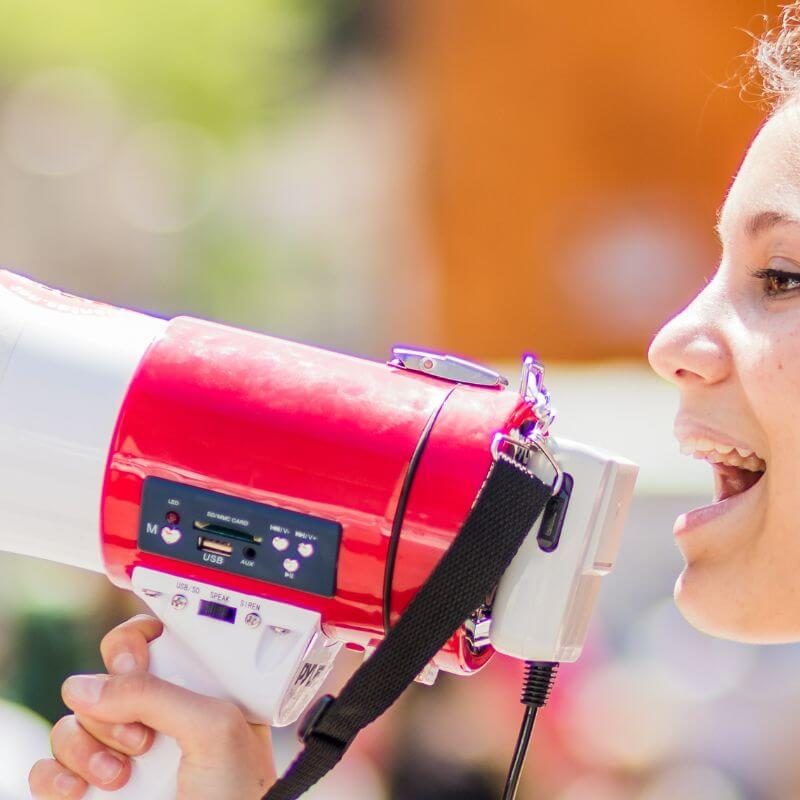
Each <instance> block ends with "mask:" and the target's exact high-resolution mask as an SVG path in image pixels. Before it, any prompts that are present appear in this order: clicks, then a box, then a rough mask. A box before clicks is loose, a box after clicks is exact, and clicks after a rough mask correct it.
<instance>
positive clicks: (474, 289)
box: [0, 0, 800, 800]
mask: <svg viewBox="0 0 800 800" xmlns="http://www.w3.org/2000/svg"><path fill="white" fill-rule="evenodd" d="M776 10H777V3H774V2H763V1H762V0H704V2H703V3H699V4H698V3H682V2H675V0H672V1H671V2H670V0H653V2H649V3H634V2H631V1H630V0H607V2H605V3H603V4H592V3H583V4H581V3H577V4H576V3H569V4H567V3H561V4H559V3H552V2H551V3H533V2H528V1H527V0H507V2H504V3H489V2H467V3H465V2H455V0H424V2H423V0H406V2H393V1H392V0H383V1H382V2H369V0H327V1H326V2H322V3H314V2H311V1H310V0H228V1H227V2H226V3H224V4H219V3H216V2H210V0H191V2H189V0H170V2H169V3H163V2H154V0H137V2H135V3H134V2H130V0H117V2H114V3H108V2H103V0H80V2H78V3H64V2H57V1H56V0H0V19H1V20H2V22H1V23H0V263H1V264H2V265H3V266H5V267H6V268H9V269H12V270H16V271H18V272H22V273H25V274H28V275H30V276H32V277H34V278H35V279H37V280H40V281H42V282H45V283H50V284H52V285H55V286H58V287H61V288H64V289H67V290H69V291H71V292H74V293H76V294H84V295H86V296H89V297H94V298H98V299H102V300H106V301H109V302H113V303H118V304H121V305H126V306H132V307H136V308H141V309H147V310H150V311H153V312H155V313H157V314H160V315H164V316H170V315H175V314H178V313H191V314H192V315H195V316H204V317H209V318H213V319H217V320H221V321H225V322H229V323H232V324H237V325H241V326H245V327H250V328H253V329H257V330H261V331H264V332H268V333H271V334H274V335H277V336H283V337H287V338H292V339H296V340H301V341H305V342H309V343H313V344H317V345H321V346H326V347H329V348H332V349H338V350H344V351H347V352H351V353H355V354H358V355H363V356H366V357H370V358H376V359H384V358H386V356H387V354H388V352H389V348H390V346H391V344H392V343H394V342H406V343H415V344H424V345H428V346H430V347H432V348H441V349H445V350H449V351H453V352H456V353H459V354H462V355H465V356H468V357H472V358H477V359H480V360H483V361H485V362H488V363H490V364H492V365H495V366H499V367H501V368H502V369H504V370H505V371H506V372H507V374H508V375H509V377H510V378H511V379H512V382H513V381H514V380H515V379H516V375H517V372H518V364H519V360H520V354H521V353H522V352H523V351H531V350H532V351H535V352H537V353H539V354H540V355H541V356H542V357H543V358H544V359H545V361H546V363H547V364H548V376H549V381H548V383H549V386H550V389H551V391H552V393H553V395H554V398H555V403H556V405H557V406H558V407H559V410H560V418H559V421H558V423H557V428H556V431H557V432H558V433H560V434H561V435H564V436H570V437H573V438H580V439H583V440H585V441H587V442H590V443H593V444H598V445H603V446H607V447H610V448H613V449H614V450H617V451H620V452H622V453H624V454H626V455H628V456H629V457H631V458H633V459H635V460H637V461H639V463H641V465H642V473H641V480H640V483H639V489H638V494H637V498H636V501H635V504H634V509H633V512H632V515H631V519H630V522H629V524H628V528H627V533H626V538H625V540H624V541H623V547H622V551H621V554H620V558H619V562H618V567H617V570H616V572H615V574H614V576H613V578H612V579H611V580H609V581H607V582H606V583H607V585H606V586H605V587H604V589H603V591H602V593H601V602H600V609H599V612H598V614H597V615H596V618H595V620H594V623H593V627H592V630H591V635H590V641H589V644H588V646H587V648H586V651H585V654H584V656H583V658H582V660H581V661H580V662H578V663H577V664H575V665H569V666H565V667H564V668H563V669H562V674H561V678H560V682H559V683H558V684H557V690H556V693H555V697H554V699H553V701H552V703H551V705H550V706H549V707H548V709H547V711H546V712H545V713H544V714H543V715H542V717H541V720H540V723H539V726H538V729H537V734H536V736H535V738H534V746H533V749H532V752H531V754H530V756H529V759H528V764H527V769H526V772H525V776H524V784H523V787H522V790H521V792H520V798H521V800H544V798H547V799H548V800H552V799H553V798H555V799H556V800H673V799H674V798H676V797H686V798H706V799H707V800H744V799H745V798H776V799H780V800H785V799H786V798H790V797H797V796H800V762H798V760H797V757H796V754H795V752H794V751H795V742H796V741H797V736H798V734H800V678H798V677H797V676H798V673H800V650H798V648H797V647H779V648H755V647H746V646H739V645H733V644H730V643H726V642H722V641H717V640H713V639H710V638H706V637H703V636H701V635H699V634H697V633H695V632H694V631H693V630H692V629H691V628H689V626H688V625H687V624H686V623H685V622H684V621H683V620H682V619H681V617H680V616H679V615H678V613H677V612H676V611H675V609H674V607H673V605H672V600H671V594H672V587H673V584H674V581H675V578H676V577H677V575H678V573H679V571H680V567H681V559H680V557H679V554H678V552H677V550H676V548H675V547H674V545H673V543H672V537H671V527H672V521H673V519H674V517H675V516H676V515H677V514H678V513H680V512H681V511H683V510H686V509H687V508H688V507H690V506H692V505H697V504H698V503H699V502H702V501H703V500H704V499H705V498H707V497H708V496H709V495H710V485H711V480H710V476H709V475H707V474H706V472H707V470H706V469H705V468H703V467H702V466H700V465H697V464H693V463H690V462H688V461H687V460H686V459H679V457H678V455H677V447H676V445H675V443H674V442H673V441H672V439H671V435H670V430H671V421H672V416H673V413H674V409H675V401H676V398H675V397H674V396H673V392H672V391H671V390H670V388H669V387H668V386H666V385H663V384H661V383H660V382H659V381H658V380H657V379H656V378H655V377H654V376H652V375H651V374H650V373H649V371H648V369H647V367H646V363H645V351H646V347H647V344H648V342H649V340H650V338H651V337H652V335H653V334H654V332H655V331H656V330H657V328H658V326H659V324H660V323H661V322H662V321H664V320H665V319H666V318H667V317H669V316H670V315H671V314H673V313H675V312H676V311H677V310H678V309H679V308H680V307H681V306H682V305H683V304H684V303H685V302H686V301H687V300H688V299H689V298H690V297H691V296H692V295H693V293H694V292H696V291H697V290H698V289H699V288H700V287H701V286H702V285H703V281H704V280H705V279H706V278H707V277H708V276H709V275H710V274H711V273H712V272H713V270H714V266H715V259H716V258H717V253H718V246H717V242H716V240H715V236H714V233H713V225H714V222H715V214H716V209H717V208H718V206H719V204H720V202H721V200H722V197H723V196H724V192H725V190H726V187H727V185H728V183H729V181H730V178H731V176H732V174H733V173H734V171H735V170H736V168H737V166H738V163H739V161H740V159H741V156H742V153H743V151H744V149H745V147H746V146H747V144H748V142H749V140H750V139H751V138H752V136H753V135H754V133H755V131H756V130H757V127H758V125H759V122H760V120H761V118H762V116H763V113H764V112H763V109H762V108H760V107H759V106H758V105H757V104H755V103H753V102H746V101H745V100H744V99H743V98H742V97H741V96H740V94H741V92H740V87H741V77H742V75H743V74H744V73H745V72H746V69H747V67H746V64H745V63H744V62H743V61H742V59H741V58H740V54H741V53H743V52H745V51H747V50H748V49H749V47H750V45H751V37H750V36H749V34H748V31H749V32H752V33H759V32H762V31H763V29H764V21H763V19H762V18H761V17H760V16H759V15H761V14H763V13H768V14H774V13H775V11H776ZM44 587H47V590H46V591H45V589H44ZM0 598H2V604H0V609H2V610H1V611H0V643H2V644H0V681H1V684H0V686H1V688H2V696H3V697H4V698H5V701H4V703H3V704H2V705H0V741H2V742H3V747H2V748H0V800H18V798H23V797H27V796H28V795H27V789H26V780H25V777H26V774H27V769H28V767H29V765H30V764H31V763H32V762H33V760H34V759H35V758H36V757H38V756H39V755H40V754H42V753H43V752H47V727H46V725H45V724H44V721H43V720H49V721H53V720H55V719H57V718H58V717H59V716H60V715H61V714H63V713H64V710H63V708H62V707H61V705H60V701H59V692H58V687H59V685H60V683H61V681H62V680H63V678H64V677H65V676H66V675H67V674H69V673H70V672H74V671H90V670H95V669H100V665H99V659H98V655H97V644H98V642H99V639H100V637H101V636H102V635H103V633H104V632H105V631H106V630H108V629H109V628H110V627H111V626H112V625H114V624H115V623H116V622H118V621H120V620H121V619H123V618H125V617H127V616H129V615H130V614H131V613H133V612H135V611H138V610H139V609H138V608H137V607H136V606H135V605H134V604H133V602H132V601H131V600H130V599H129V598H127V597H123V596H122V594H121V593H120V592H118V591H117V590H115V589H112V588H111V587H110V586H109V585H108V584H107V582H106V581H105V579H103V578H100V577H98V576H86V575H84V574H81V573H79V572H78V571H76V570H71V569H68V568H62V567H57V566H55V565H50V564H44V563H33V562H30V561H26V560H24V559H21V558H15V557H11V556H6V555H3V556H2V557H0ZM351 655H352V654H351ZM356 665H357V661H356V660H354V659H353V658H351V659H350V660H347V659H345V660H344V661H343V662H342V664H341V665H340V668H339V670H338V672H337V674H336V675H335V677H334V679H333V680H332V681H331V684H332V686H333V688H335V687H336V686H337V685H340V684H341V683H342V682H343V681H344V680H345V679H346V677H347V675H348V674H349V672H350V671H352V669H353V668H354V667H355V666H356ZM520 681H521V669H520V667H519V665H517V664H515V663H513V662H511V661H509V660H505V659H504V658H500V657H497V658H495V659H494V661H493V662H492V663H491V664H490V666H489V667H488V668H487V669H485V670H484V671H483V672H482V673H481V674H480V675H479V676H477V677H474V678H472V679H469V680H467V679H460V680H459V679H456V678H453V677H451V676H443V677H440V679H439V681H438V683H437V684H436V686H434V687H433V688H427V687H422V686H414V687H412V689H411V690H410V691H409V692H408V693H407V694H406V696H405V697H404V698H403V700H402V701H401V702H399V703H398V704H397V705H396V706H395V707H394V708H393V709H392V710H391V711H390V712H389V713H388V714H387V715H386V716H385V717H384V718H383V719H381V720H380V721H379V722H378V723H376V724H375V725H374V726H373V727H372V728H371V729H369V730H368V731H366V732H365V733H364V734H363V735H362V737H361V738H360V739H359V740H358V742H357V744H356V745H355V746H354V748H353V749H352V750H351V753H350V755H349V756H348V758H347V759H346V760H345V762H344V764H343V765H342V766H341V767H340V768H339V769H338V770H337V771H336V772H335V773H334V774H333V775H332V776H331V777H330V778H328V779H326V780H325V781H323V783H322V784H320V785H319V786H318V787H317V788H316V789H315V790H314V791H313V792H312V793H310V794H309V797H313V798H315V800H334V799H335V798H359V800H362V799H363V800H410V799H411V798H414V800H450V799H451V798H459V800H462V799H463V800H473V799H474V800H484V798H485V799H486V800H489V799H490V798H496V797H498V796H499V791H500V786H501V785H502V779H503V776H504V772H505V769H506V766H507V763H508V760H509V758H510V755H511V749H512V746H513V743H514V740H515V738H516V730H517V726H518V722H519V718H520V714H521V707H520V706H519V704H518V702H517V687H518V686H519V685H520ZM276 746H277V749H278V758H279V762H280V763H281V764H286V763H287V762H288V760H289V759H290V758H291V756H292V753H293V752H294V749H295V747H296V745H295V743H294V738H293V735H292V732H291V731H280V732H277V734H276Z"/></svg>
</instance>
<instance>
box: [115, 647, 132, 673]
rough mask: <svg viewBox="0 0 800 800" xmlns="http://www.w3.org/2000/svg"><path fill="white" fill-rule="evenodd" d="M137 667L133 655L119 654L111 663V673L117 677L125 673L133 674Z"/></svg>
mask: <svg viewBox="0 0 800 800" xmlns="http://www.w3.org/2000/svg"><path fill="white" fill-rule="evenodd" d="M137 666H138V665H137V664H136V659H135V658H134V657H133V653H127V652H126V653H120V654H119V655H118V656H115V657H114V660H113V661H112V662H111V671H112V672H114V673H116V674H117V675H124V674H125V673H126V672H133V671H134V670H135V669H136V667H137Z"/></svg>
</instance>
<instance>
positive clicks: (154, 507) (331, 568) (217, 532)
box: [139, 478, 342, 616]
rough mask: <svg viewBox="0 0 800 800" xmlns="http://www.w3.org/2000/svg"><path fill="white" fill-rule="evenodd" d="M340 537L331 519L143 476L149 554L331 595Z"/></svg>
mask: <svg viewBox="0 0 800 800" xmlns="http://www.w3.org/2000/svg"><path fill="white" fill-rule="evenodd" d="M341 536H342V526H341V525H340V524H339V523H338V522H334V521H332V520H328V519H322V518H321V517H314V516H311V515H308V514H301V513H298V512H296V511H289V510H287V509H283V508H278V507H276V506H270V505H266V504H263V503H254V502H251V501H249V500H243V499H242V498H239V497H232V496H230V495H226V494H221V493H219V492H212V491H208V490H205V489H198V488H197V487H195V486H187V485H185V484H182V483H177V482H175V481H168V480H164V479H163V478H147V479H146V480H145V482H144V491H143V496H142V516H141V520H140V525H139V548H140V549H141V550H143V551H145V552H148V553H157V554H158V555H161V556H168V557H170V558H177V559H179V560H180V561H188V562H190V563H193V564H201V565H203V566H206V567H211V568H213V569H220V570H224V571H226V572H232V573H235V574H237V575H243V576H246V577H248V578H254V579H257V580H263V581H267V582H269V583H276V584H279V585H281V586H289V587H291V588H293V589H299V590H300V591H304V592H310V593H311V594H317V595H321V596H323V597H332V596H333V595H334V593H335V592H336V565H337V563H338V559H339V544H340V541H341ZM214 612H215V610H214V609H209V610H208V612H207V613H208V615H209V616H213V615H214Z"/></svg>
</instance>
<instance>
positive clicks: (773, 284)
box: [751, 258, 800, 297]
mask: <svg viewBox="0 0 800 800" xmlns="http://www.w3.org/2000/svg"><path fill="white" fill-rule="evenodd" d="M769 263H770V264H771V265H773V266H768V267H767V268H766V269H758V270H753V271H752V272H751V274H752V276H753V277H754V278H756V279H757V280H758V281H760V282H761V286H762V289H763V292H764V295H765V296H766V297H781V296H783V295H787V294H791V293H793V292H795V291H796V290H798V289H800V265H795V263H794V262H793V261H789V260H788V259H786V258H773V259H770V262H769ZM784 265H785V266H794V267H796V270H787V269H783V268H780V269H779V268H778V267H779V266H780V267H784Z"/></svg>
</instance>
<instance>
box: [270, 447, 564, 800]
mask: <svg viewBox="0 0 800 800" xmlns="http://www.w3.org/2000/svg"><path fill="white" fill-rule="evenodd" d="M442 491H443V492H446V491H447V487H446V486H443V487H442ZM550 495H551V490H550V487H549V486H547V485H546V484H545V483H543V482H542V481H540V480H539V479H538V478H537V477H535V476H534V475H532V474H531V473H530V472H528V471H527V470H526V469H525V468H524V467H522V466H521V465H519V464H517V463H516V462H515V461H512V460H511V459H510V458H508V457H507V456H505V455H503V454H502V453H501V454H500V455H499V457H498V459H497V460H496V461H495V462H494V464H493V466H492V468H491V469H490V471H489V474H488V476H487V479H486V482H485V483H484V485H483V488H482V489H481V491H480V493H479V495H478V498H477V501H476V503H475V505H474V506H473V508H472V511H471V512H470V515H469V517H467V520H466V522H465V523H464V525H463V526H462V528H461V531H460V532H459V534H458V536H457V537H456V538H455V540H454V541H453V543H452V544H451V545H450V548H449V549H448V551H447V552H446V553H445V555H444V556H443V557H442V559H441V561H440V562H439V564H438V565H437V566H436V568H435V569H434V570H433V572H432V573H431V575H430V577H429V578H428V580H427V581H426V582H425V584H423V586H422V588H421V589H420V590H419V592H417V594H416V596H415V597H414V599H413V600H412V601H411V603H410V604H409V605H408V608H407V609H406V610H405V613H404V614H403V616H402V617H401V618H400V619H399V620H398V621H397V624H396V625H395V626H394V628H392V630H391V631H390V632H389V634H388V635H387V636H386V638H385V639H384V640H383V641H382V642H381V644H380V645H379V646H378V647H377V649H376V650H375V652H374V653H373V654H372V655H371V656H370V657H369V658H368V659H367V660H366V661H365V662H364V664H363V665H362V666H361V667H360V668H359V669H358V670H356V672H355V673H354V674H353V675H352V677H351V678H350V680H349V681H348V682H347V684H345V686H344V688H343V689H342V691H341V692H340V694H339V696H338V697H337V698H333V697H331V696H330V695H325V697H322V698H320V700H319V701H317V703H316V704H315V705H314V706H313V707H312V709H311V711H310V712H309V713H308V714H307V715H306V718H305V720H304V722H303V725H302V726H301V737H302V739H303V741H304V742H305V748H304V749H303V750H302V751H301V752H300V754H299V755H298V756H297V758H296V759H295V761H294V763H292V765H291V766H290V767H289V769H288V770H287V772H286V775H284V776H283V778H281V779H280V780H279V781H278V782H277V783H276V784H275V785H274V786H273V787H272V788H271V789H270V790H269V791H268V792H267V793H266V795H264V797H263V798H262V800H296V798H298V797H300V796H301V795H302V794H303V793H304V792H305V791H307V790H308V789H309V788H310V787H311V786H313V785H314V784H315V783H316V782H317V781H318V780H319V779H320V778H321V777H322V776H323V775H325V774H326V773H327V772H328V771H329V770H331V769H332V768H333V767H334V766H335V765H336V764H337V763H338V762H339V760H340V759H341V758H342V756H343V755H344V753H345V751H346V750H347V748H348V747H349V746H350V744H351V743H352V741H353V740H354V739H355V737H356V736H357V735H358V733H359V731H360V730H361V729H362V728H364V727H366V726H367V725H369V724H370V723H371V722H373V721H374V720H376V719H377V718H378V717H379V716H380V715H381V714H383V712H384V711H386V709H388V708H389V706H391V705H392V703H394V701H395V700H397V698H398V697H400V695H401V694H402V693H403V691H404V690H405V688H406V687H407V686H408V685H409V684H410V683H411V682H412V681H413V680H414V678H415V677H416V676H417V675H418V674H419V673H420V672H421V671H422V669H423V668H424V667H425V666H426V665H427V664H428V662H430V660H431V659H432V658H433V657H434V656H435V655H436V653H437V652H438V651H439V650H440V649H441V647H442V646H443V645H444V644H445V643H446V642H447V640H448V639H449V638H450V637H451V636H452V635H453V632H454V631H455V630H457V629H458V627H459V626H460V625H461V624H462V623H463V622H464V620H465V619H467V618H468V617H469V616H470V614H472V612H473V611H474V610H475V609H476V608H478V607H479V606H480V605H481V604H482V603H483V602H484V601H485V599H486V597H487V596H488V595H489V594H490V593H491V591H492V590H493V589H494V588H495V586H497V584H498V582H499V580H500V578H501V577H502V575H503V573H504V572H505V570H506V569H507V568H508V565H509V564H510V563H511V560H512V559H513V558H514V556H515V555H516V553H517V550H518V549H519V547H520V545H521V544H522V542H523V541H524V539H525V537H526V536H527V534H528V532H529V531H530V530H531V528H532V527H533V525H534V523H535V522H536V520H537V519H538V517H539V515H540V514H541V513H542V511H543V510H544V508H545V506H546V505H547V502H548V500H549V499H550Z"/></svg>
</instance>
